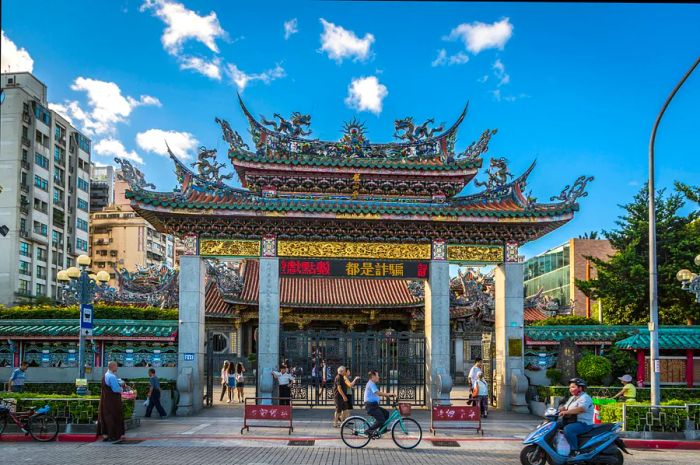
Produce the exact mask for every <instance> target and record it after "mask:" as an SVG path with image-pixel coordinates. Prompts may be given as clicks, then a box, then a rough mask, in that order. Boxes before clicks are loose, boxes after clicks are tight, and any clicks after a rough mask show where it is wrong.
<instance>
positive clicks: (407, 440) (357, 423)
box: [340, 401, 423, 449]
mask: <svg viewBox="0 0 700 465" xmlns="http://www.w3.org/2000/svg"><path fill="white" fill-rule="evenodd" d="M391 406H392V407H393V410H392V411H391V414H390V415H389V418H388V419H387V420H386V422H384V424H383V425H382V426H381V427H379V428H378V429H377V430H376V432H375V434H371V432H370V433H368V430H369V429H370V427H371V426H372V424H373V423H374V422H375V421H376V420H375V419H374V418H372V417H370V418H369V419H368V418H365V417H361V416H352V417H349V418H347V419H346V420H345V421H344V422H343V424H342V425H340V437H341V439H342V440H343V442H344V443H345V445H346V446H348V447H352V448H353V449H361V448H363V447H365V446H366V445H367V444H369V441H370V440H372V439H380V438H381V435H382V434H383V433H386V432H387V431H389V430H391V439H393V440H394V443H395V444H396V445H397V446H399V447H400V448H402V449H413V448H414V447H416V446H417V445H418V444H420V441H421V439H423V430H422V429H421V427H420V425H419V424H418V422H417V421H416V420H414V419H413V418H405V417H402V416H401V413H400V412H399V409H398V403H397V402H395V401H394V402H393V403H392V404H391Z"/></svg>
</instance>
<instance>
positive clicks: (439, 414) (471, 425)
mask: <svg viewBox="0 0 700 465" xmlns="http://www.w3.org/2000/svg"><path fill="white" fill-rule="evenodd" d="M455 400H457V399H455ZM430 413H431V415H430V431H431V432H433V433H434V432H435V430H437V429H474V430H476V431H477V432H481V434H482V435H483V431H482V430H481V412H480V410H479V407H477V406H475V405H433V407H432V410H431V412H430Z"/></svg>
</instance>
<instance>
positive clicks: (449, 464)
mask: <svg viewBox="0 0 700 465" xmlns="http://www.w3.org/2000/svg"><path fill="white" fill-rule="evenodd" d="M481 446H482V449H481V450H474V449H469V450H464V449H461V448H460V449H453V450H437V449H421V450H414V451H402V450H398V449H396V448H395V447H393V448H372V449H362V450H350V449H332V448H324V447H293V446H288V447H284V448H269V447H153V446H150V445H147V442H144V443H141V444H132V445H111V444H103V443H94V444H68V443H48V444H39V443H6V444H2V445H0V456H1V457H2V459H1V461H2V463H7V464H19V463H29V464H32V465H64V464H65V465H117V464H119V465H122V464H128V465H160V464H163V465H218V464H227V465H282V464H285V465H366V464H371V465H394V464H400V465H427V464H431V465H433V464H439V465H492V464H493V465H501V464H518V463H520V462H519V460H518V454H519V447H517V448H514V447H508V448H502V447H501V446H499V445H497V444H496V445H494V444H488V445H486V444H484V443H481ZM633 453H634V455H632V456H627V457H626V462H625V463H626V464H627V465H650V464H654V465H663V464H674V465H686V464H688V465H690V464H693V465H696V464H697V463H698V456H699V454H698V452H697V451H633Z"/></svg>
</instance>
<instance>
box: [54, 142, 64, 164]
mask: <svg viewBox="0 0 700 465" xmlns="http://www.w3.org/2000/svg"><path fill="white" fill-rule="evenodd" d="M53 159H54V161H55V162H56V163H60V164H62V165H63V164H64V163H65V161H66V151H65V150H63V149H62V148H61V147H59V146H58V145H55V146H54V148H53Z"/></svg>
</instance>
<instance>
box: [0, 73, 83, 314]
mask: <svg viewBox="0 0 700 465" xmlns="http://www.w3.org/2000/svg"><path fill="white" fill-rule="evenodd" d="M0 84H1V85H2V94H1V95H0V102H1V103H0V113H1V115H2V118H1V122H0V142H1V143H0V185H1V186H2V193H0V223H2V225H4V226H6V227H7V228H8V234H7V235H6V236H5V237H4V238H2V240H0V256H2V257H3V259H2V260H0V304H4V305H12V304H15V303H22V302H26V301H28V300H30V299H33V298H36V297H40V296H46V297H49V298H55V297H56V295H57V294H56V286H57V284H56V274H57V272H58V271H59V270H61V269H65V268H67V267H70V266H73V265H74V264H75V259H76V257H77V256H78V255H81V254H87V253H88V229H89V226H88V221H89V208H90V207H89V206H90V181H89V180H90V144H91V141H90V139H89V138H87V137H85V136H84V135H83V134H81V133H80V132H79V131H78V130H77V129H76V128H74V127H73V126H72V125H71V124H70V123H69V122H68V121H67V120H66V119H65V118H63V117H62V116H61V115H60V114H58V113H56V112H55V111H52V110H50V109H49V108H48V99H47V88H46V85H45V84H44V83H42V82H41V81H40V80H38V79H37V78H36V77H35V76H34V75H32V74H31V73H26V72H23V73H3V74H1V75H0Z"/></svg>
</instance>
